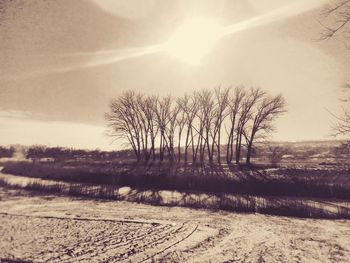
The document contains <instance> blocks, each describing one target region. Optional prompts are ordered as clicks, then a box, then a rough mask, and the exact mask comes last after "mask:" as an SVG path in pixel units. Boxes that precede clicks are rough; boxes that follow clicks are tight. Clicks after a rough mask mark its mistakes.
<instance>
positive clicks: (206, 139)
mask: <svg viewBox="0 0 350 263" xmlns="http://www.w3.org/2000/svg"><path fill="white" fill-rule="evenodd" d="M196 97H197V100H198V103H199V113H200V115H198V116H201V119H200V122H202V123H203V135H202V134H199V135H201V136H202V138H203V147H202V149H201V160H203V159H204V152H205V149H206V150H207V155H208V160H209V162H210V163H212V162H213V154H212V151H211V145H212V143H211V141H212V140H210V139H211V138H212V132H213V131H212V127H213V121H214V117H215V114H216V113H215V99H214V93H213V91H211V90H207V89H205V90H201V91H200V92H197V93H196Z"/></svg>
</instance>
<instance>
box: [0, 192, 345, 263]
mask: <svg viewBox="0 0 350 263" xmlns="http://www.w3.org/2000/svg"><path fill="white" fill-rule="evenodd" d="M0 198H1V201H0V237H1V238H0V258H1V259H20V260H32V261H34V262H46V261H49V262H50V261H51V262H78V261H86V262H116V261H121V262H147V261H152V260H154V261H163V262H349V261H350V238H349V237H350V221H346V220H333V221H332V220H315V219H295V218H287V217H276V216H266V215H260V214H237V213H226V212H218V211H215V212H214V211H209V210H194V209H188V208H179V207H172V208H169V207H156V206H150V205H143V204H136V203H130V202H117V201H97V200H86V199H81V198H71V197H63V196H53V195H37V196H36V195H33V193H31V192H26V191H22V190H8V189H4V188H0Z"/></svg>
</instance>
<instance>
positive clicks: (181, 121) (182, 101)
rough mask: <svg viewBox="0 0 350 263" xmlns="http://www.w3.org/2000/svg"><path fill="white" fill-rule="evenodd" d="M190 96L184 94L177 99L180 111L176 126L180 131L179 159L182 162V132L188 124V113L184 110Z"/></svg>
mask: <svg viewBox="0 0 350 263" xmlns="http://www.w3.org/2000/svg"><path fill="white" fill-rule="evenodd" d="M188 99H189V97H188V96H184V97H181V98H178V99H177V100H176V106H177V107H178V109H179V112H178V114H177V116H176V126H177V131H178V137H177V140H178V141H177V161H178V162H181V138H182V132H183V130H184V127H185V125H186V116H187V113H186V112H185V111H184V108H186V107H184V106H183V105H188Z"/></svg>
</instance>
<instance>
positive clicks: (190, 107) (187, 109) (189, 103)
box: [180, 94, 198, 163]
mask: <svg viewBox="0 0 350 263" xmlns="http://www.w3.org/2000/svg"><path fill="white" fill-rule="evenodd" d="M180 105H181V106H180V108H181V110H182V111H183V112H184V113H185V120H186V124H185V127H186V135H185V154H184V162H185V163H187V161H188V147H189V146H190V144H191V143H192V145H193V144H194V141H193V136H191V134H192V135H193V122H194V119H195V118H196V114H197V111H198V101H197V100H196V98H195V96H189V95H187V94H186V95H185V96H184V97H182V98H181V100H180ZM190 136H191V137H190ZM190 139H191V141H190Z"/></svg>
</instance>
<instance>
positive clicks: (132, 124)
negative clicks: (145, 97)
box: [105, 91, 142, 161]
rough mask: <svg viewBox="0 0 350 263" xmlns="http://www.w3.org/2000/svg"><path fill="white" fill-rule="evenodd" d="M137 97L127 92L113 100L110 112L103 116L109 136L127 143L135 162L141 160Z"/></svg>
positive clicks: (133, 93) (131, 92)
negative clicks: (132, 152)
mask: <svg viewBox="0 0 350 263" xmlns="http://www.w3.org/2000/svg"><path fill="white" fill-rule="evenodd" d="M137 116H138V110H137V95H136V94H135V92H133V91H127V92H125V93H123V94H122V95H121V96H119V97H118V98H117V99H113V100H112V101H111V103H110V112H109V113H106V114H105V118H106V120H107V123H108V124H107V125H108V127H109V134H110V136H112V137H114V138H115V139H122V140H123V141H125V140H126V141H127V142H128V143H129V144H130V146H131V148H132V149H133V151H134V154H135V156H136V159H137V161H140V160H141V157H142V155H141V129H142V127H141V126H140V120H139V119H138V118H137Z"/></svg>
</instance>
